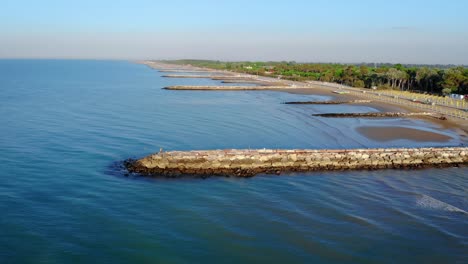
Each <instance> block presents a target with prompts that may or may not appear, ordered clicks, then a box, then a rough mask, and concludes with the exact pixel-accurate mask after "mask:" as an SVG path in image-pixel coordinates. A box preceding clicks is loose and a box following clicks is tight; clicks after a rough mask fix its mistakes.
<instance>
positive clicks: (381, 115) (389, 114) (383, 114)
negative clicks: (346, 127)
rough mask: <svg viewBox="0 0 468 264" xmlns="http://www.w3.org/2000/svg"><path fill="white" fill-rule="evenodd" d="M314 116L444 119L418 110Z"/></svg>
mask: <svg viewBox="0 0 468 264" xmlns="http://www.w3.org/2000/svg"><path fill="white" fill-rule="evenodd" d="M312 116H321V117H337V118H340V117H341V118H345V117H369V118H372V117H374V118H384V117H418V116H430V117H435V118H439V119H442V117H440V116H436V115H435V114H434V113H428V112H416V113H406V112H370V113H325V114H313V115H312Z"/></svg>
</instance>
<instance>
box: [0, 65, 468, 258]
mask: <svg viewBox="0 0 468 264" xmlns="http://www.w3.org/2000/svg"><path fill="white" fill-rule="evenodd" d="M164 74H165V73H159V72H157V71H154V70H151V69H149V68H147V67H146V66H143V65H137V64H132V63H130V62H118V61H48V60H43V61H41V60H37V61H28V60H0V89H1V96H0V122H1V124H2V127H1V129H0V150H1V151H0V164H1V168H2V169H1V171H0V212H1V217H0V230H1V231H0V234H1V235H0V263H140V262H143V263H156V262H160V263H193V262H203V263H220V262H223V263H224V262H226V263H229V262H231V263H233V262H247V263H249V262H259V263H272V262H275V263H346V262H349V263H356V262H358V263H377V262H379V263H381V262H387V263H466V262H468V257H467V255H468V225H467V223H468V213H467V211H468V200H467V188H468V169H467V168H449V169H429V170H418V171H400V170H388V171H372V172H321V173H310V174H288V175H282V176H279V177H278V176H271V175H260V176H258V177H254V178H250V179H236V178H209V179H207V180H201V179H188V178H185V179H176V180H169V179H145V178H141V177H137V176H132V177H125V176H124V172H123V170H122V169H121V167H120V161H122V160H124V159H126V158H129V157H141V156H144V155H147V154H149V153H152V152H155V151H158V150H159V148H161V147H162V148H164V149H165V150H191V149H219V148H221V149H224V148H346V147H378V146H411V147H416V146H443V145H449V146H456V145H460V144H466V141H464V140H463V139H460V138H459V137H458V136H457V134H456V133H454V132H452V131H443V132H442V133H444V134H446V135H448V136H451V137H452V138H453V140H451V141H450V142H446V143H435V142H412V141H408V140H396V141H388V142H383V143H382V142H376V141H372V140H369V139H367V138H365V137H364V136H362V135H360V134H359V133H357V132H356V131H355V128H357V127H360V126H365V125H370V126H391V125H399V126H406V127H412V128H418V129H424V130H427V131H432V132H438V131H439V127H437V126H436V125H434V124H430V123H426V122H423V121H419V120H411V119H387V120H362V119H324V118H319V117H312V116H310V115H311V114H313V113H322V112H345V111H354V112H360V111H362V112H365V111H377V110H375V109H373V108H369V107H363V106H355V105H349V106H347V105H339V106H311V105H307V106H297V105H284V104H281V102H285V101H293V100H295V101H296V100H323V99H327V97H323V96H312V95H294V94H288V93H281V92H267V91H260V92H255V91H245V92H201V91H193V92H190V91H186V92H181V91H167V90H162V89H161V88H162V87H165V86H168V85H181V84H198V85H211V84H220V82H218V81H212V80H207V79H168V78H161V77H160V76H161V75H164ZM166 74H167V73H166ZM177 74H179V73H177Z"/></svg>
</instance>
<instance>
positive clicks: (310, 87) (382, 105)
mask: <svg viewBox="0 0 468 264" xmlns="http://www.w3.org/2000/svg"><path fill="white" fill-rule="evenodd" d="M137 63H139V64H143V65H146V66H148V67H150V68H152V69H155V70H158V71H164V70H167V69H168V68H169V69H172V70H180V71H184V70H187V71H190V70H192V71H204V72H209V73H222V74H225V75H232V76H234V75H237V76H240V77H245V78H250V79H251V80H253V81H255V82H262V83H267V84H268V83H275V84H278V83H281V84H284V85H286V86H289V87H291V88H287V87H285V88H280V89H277V88H276V89H275V88H271V89H268V88H269V87H268V86H263V87H262V89H258V90H263V91H265V90H266V91H275V92H287V93H291V94H304V95H324V96H328V97H330V100H334V101H353V100H366V99H367V100H368V99H369V98H366V97H365V96H364V95H365V94H364V93H363V94H362V95H361V94H359V93H347V94H336V93H332V92H333V91H334V90H337V88H336V87H330V86H325V85H316V84H311V83H306V82H297V81H284V80H278V79H276V78H272V77H265V76H255V75H250V74H245V73H243V74H240V73H236V72H231V71H226V70H216V69H208V68H200V67H196V66H192V65H175V64H167V63H161V62H154V61H138V62H137ZM226 90H229V89H228V88H226ZM354 105H362V106H368V107H372V108H374V109H376V110H378V111H380V112H407V113H420V112H424V110H423V109H418V108H416V107H413V106H411V105H406V104H405V105H403V104H398V103H393V102H388V101H383V100H378V98H377V100H375V99H373V100H372V101H371V102H364V103H356V104H354ZM414 118H416V119H420V120H423V121H426V122H429V123H431V124H434V125H436V126H437V127H438V128H439V129H443V130H451V131H453V132H454V133H456V134H458V135H459V136H460V139H461V141H462V142H463V144H467V143H468V122H466V121H465V120H462V119H458V118H453V117H447V120H438V119H436V118H432V117H427V116H415V117H414ZM387 128H388V129H391V130H393V131H396V132H397V133H394V134H399V135H405V134H406V133H404V131H399V127H387ZM420 131H422V130H420ZM434 134H435V135H434V137H430V136H428V135H427V134H426V135H425V137H424V138H425V139H427V141H428V142H437V139H438V138H439V137H440V135H443V134H439V133H435V132H434ZM366 137H367V138H369V139H371V140H372V137H368V136H366ZM374 138H376V137H374ZM397 139H405V138H395V140H397ZM406 139H411V137H407V138H406Z"/></svg>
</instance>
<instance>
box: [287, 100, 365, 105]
mask: <svg viewBox="0 0 468 264" xmlns="http://www.w3.org/2000/svg"><path fill="white" fill-rule="evenodd" d="M370 102H372V101H371V100H351V101H304V102H285V103H284V104H324V105H327V104H364V103H370Z"/></svg>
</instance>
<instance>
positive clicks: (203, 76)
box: [162, 74, 230, 79]
mask: <svg viewBox="0 0 468 264" xmlns="http://www.w3.org/2000/svg"><path fill="white" fill-rule="evenodd" d="M162 77H164V78H190V79H195V78H196V79H213V78H216V77H221V76H215V75H172V74H169V75H163V76H162ZM226 77H230V76H226Z"/></svg>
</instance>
